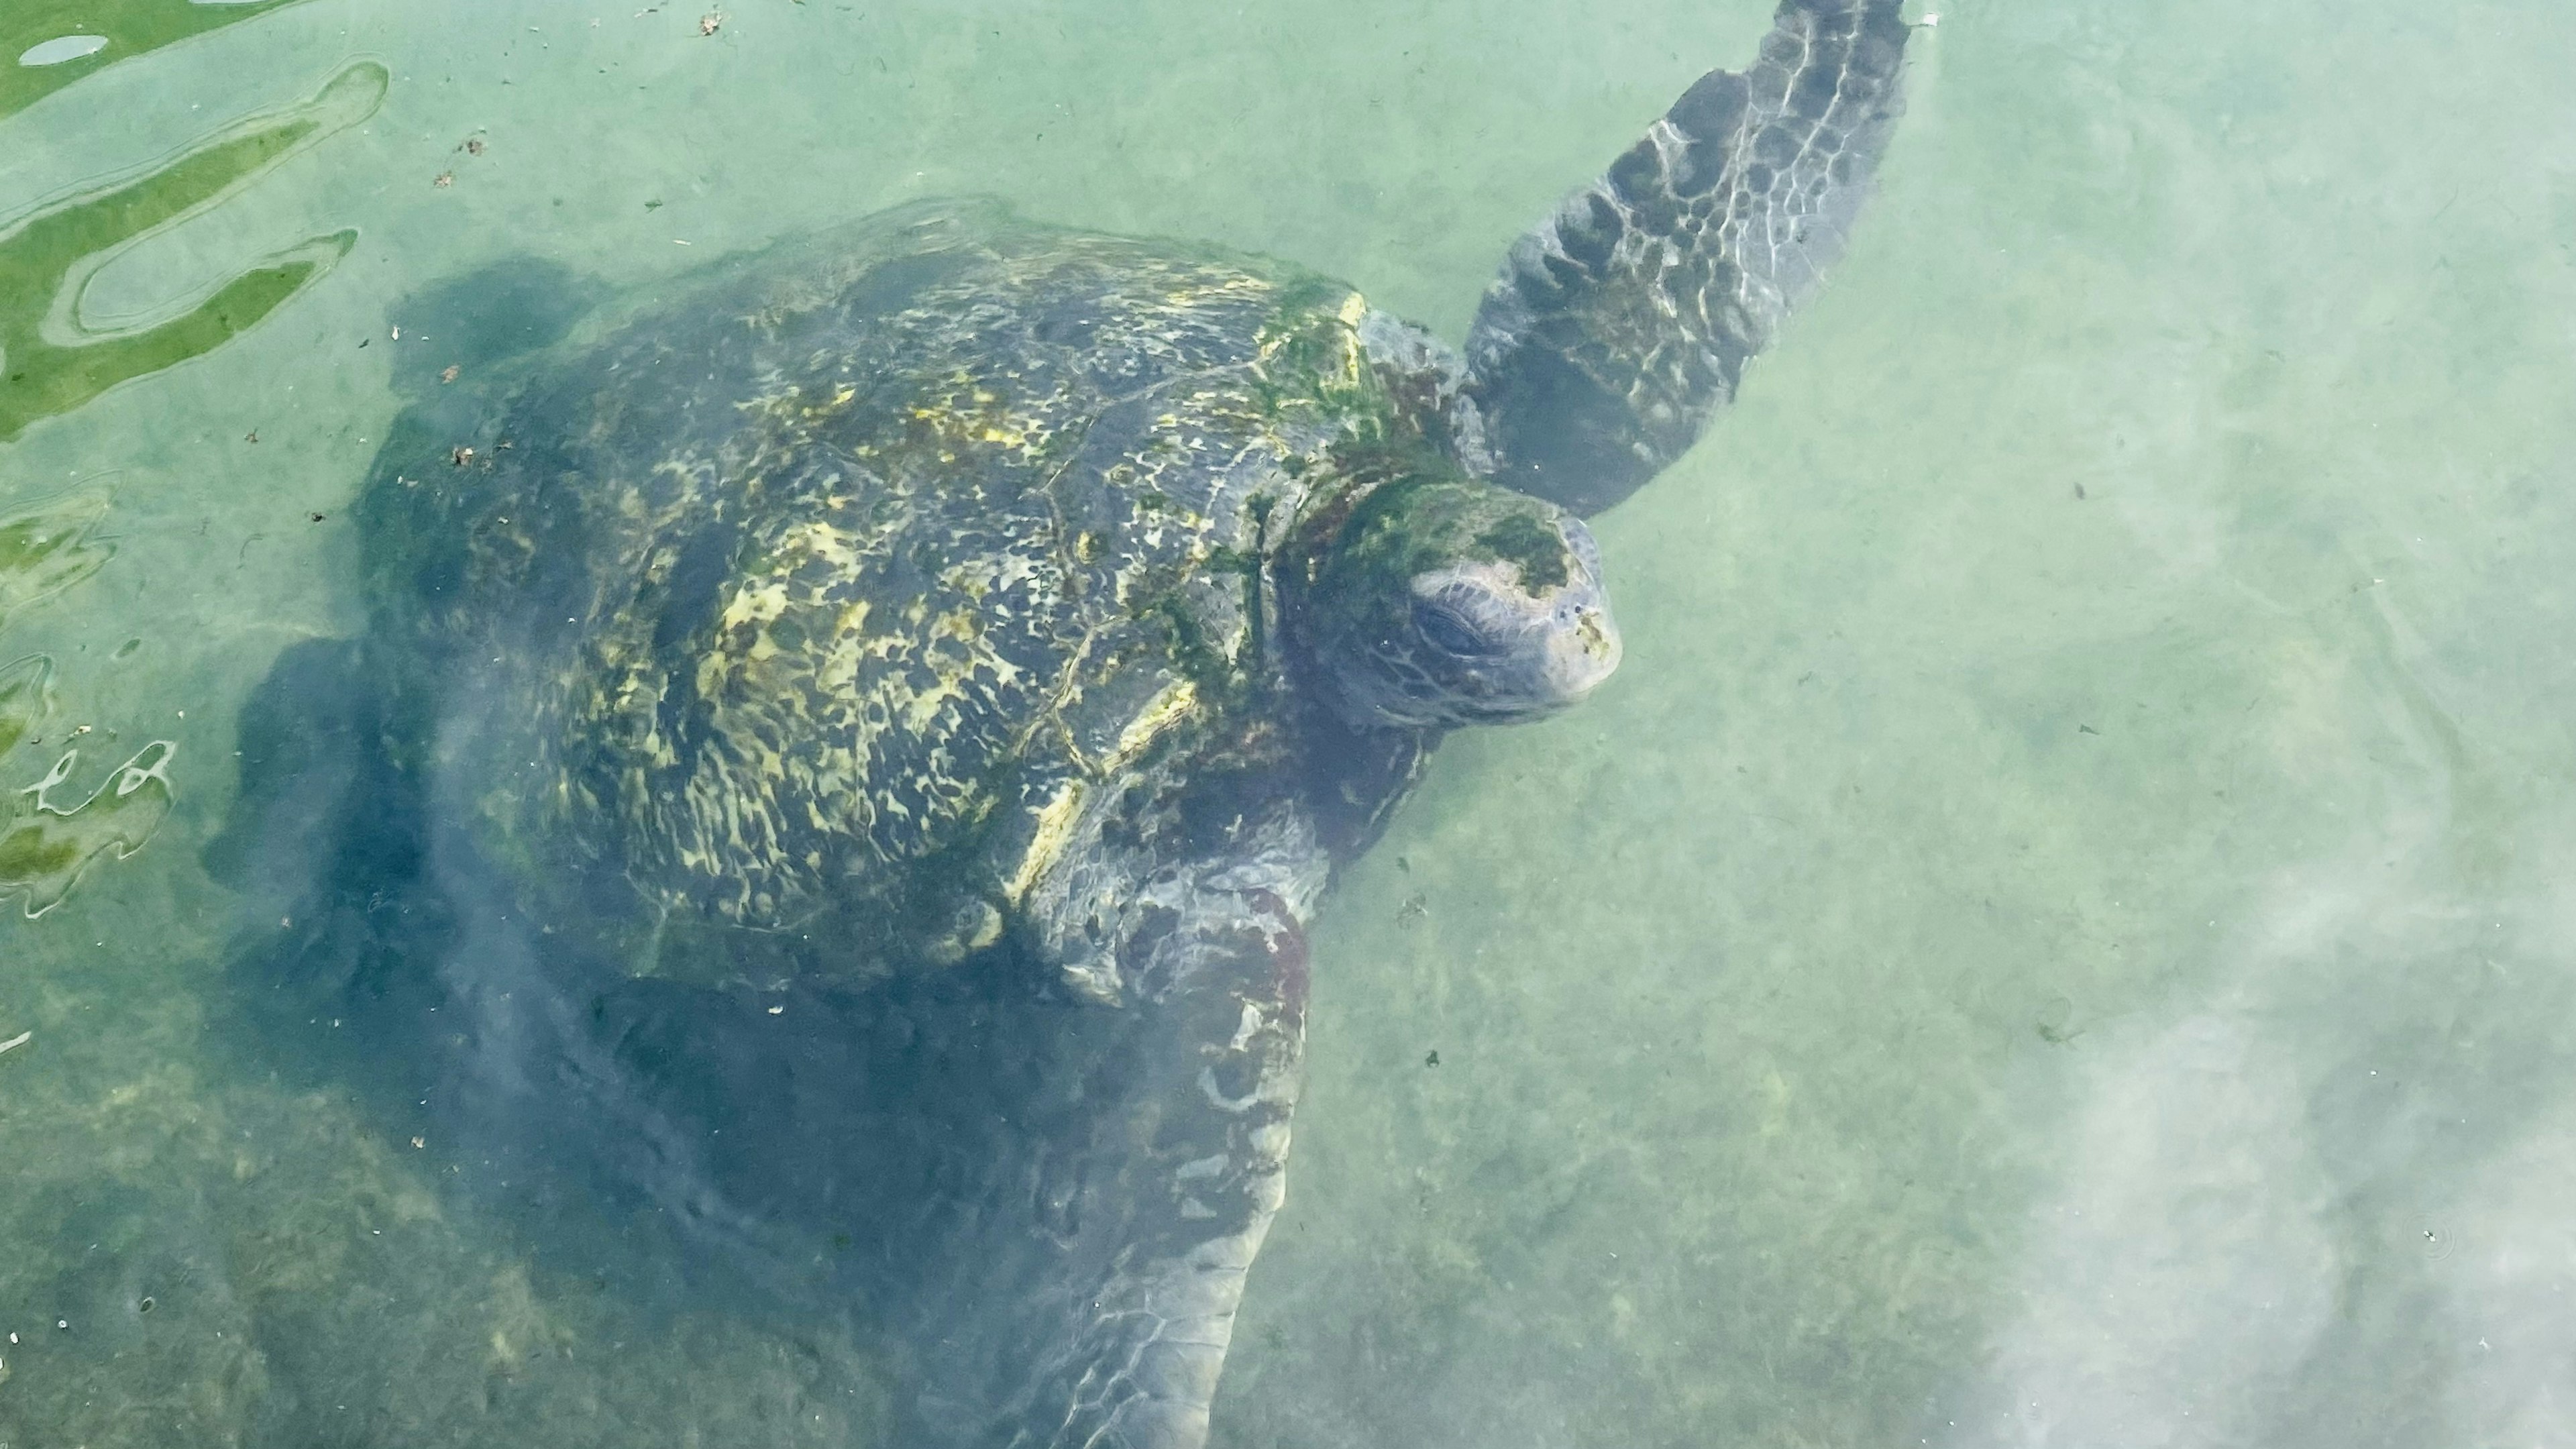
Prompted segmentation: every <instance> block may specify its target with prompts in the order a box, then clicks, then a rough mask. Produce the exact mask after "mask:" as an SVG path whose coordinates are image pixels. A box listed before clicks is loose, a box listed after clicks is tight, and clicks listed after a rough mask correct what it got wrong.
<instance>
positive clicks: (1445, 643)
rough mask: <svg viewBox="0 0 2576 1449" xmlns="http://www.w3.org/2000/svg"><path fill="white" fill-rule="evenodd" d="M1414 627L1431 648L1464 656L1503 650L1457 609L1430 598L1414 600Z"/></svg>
mask: <svg viewBox="0 0 2576 1449" xmlns="http://www.w3.org/2000/svg"><path fill="white" fill-rule="evenodd" d="M1413 627H1414V629H1415V631H1416V632H1418V633H1420V634H1421V635H1422V637H1423V638H1424V639H1425V640H1428V641H1429V642H1430V644H1431V647H1432V648H1434V649H1437V650H1439V651H1440V652H1442V653H1444V654H1450V655H1455V656H1457V657H1458V658H1461V659H1482V658H1484V657H1486V656H1488V655H1491V654H1496V653H1499V652H1501V651H1499V650H1497V649H1496V648H1495V647H1494V643H1493V641H1492V640H1491V639H1488V638H1486V637H1485V635H1484V632H1483V631H1482V630H1479V629H1478V628H1477V627H1476V626H1475V625H1473V624H1470V623H1468V622H1467V620H1466V618H1465V617H1464V616H1463V615H1461V614H1460V613H1459V612H1458V611H1457V610H1455V609H1452V608H1449V607H1448V606H1446V605H1444V604H1436V603H1433V602H1432V601H1431V600H1429V599H1416V600H1414V601H1413Z"/></svg>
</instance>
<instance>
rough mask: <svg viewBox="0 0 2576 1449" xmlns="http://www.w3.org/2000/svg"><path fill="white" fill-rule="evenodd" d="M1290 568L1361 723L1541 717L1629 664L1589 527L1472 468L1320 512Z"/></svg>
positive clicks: (1334, 693) (1304, 610)
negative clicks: (1301, 555) (1471, 472)
mask: <svg viewBox="0 0 2576 1449" xmlns="http://www.w3.org/2000/svg"><path fill="white" fill-rule="evenodd" d="M1314 514H1315V515H1316V516H1315V517H1314V518H1312V519H1311V520H1310V522H1311V523H1312V525H1313V526H1312V527H1310V528H1307V529H1304V530H1301V532H1303V533H1304V534H1305V535H1306V538H1307V540H1308V543H1307V549H1306V554H1305V561H1304V566H1303V567H1300V568H1292V569H1289V570H1285V571H1283V573H1284V574H1285V575H1286V576H1288V579H1289V584H1290V587H1291V588H1292V589H1294V590H1295V593H1296V594H1297V595H1298V597H1296V598H1294V599H1293V600H1292V601H1291V606H1292V608H1293V609H1294V611H1295V617H1296V618H1297V621H1298V625H1299V627H1298V633H1299V635H1300V636H1301V638H1302V640H1303V642H1304V644H1305V646H1306V648H1307V651H1308V655H1309V658H1310V661H1311V664H1312V665H1313V667H1314V668H1315V669H1316V670H1317V671H1318V672H1319V673H1320V674H1321V676H1322V678H1323V681H1324V684H1325V687H1326V689H1327V691H1328V692H1329V694H1330V695H1331V697H1332V701H1333V703H1334V705H1335V706H1336V707H1337V708H1338V709H1339V710H1340V712H1341V714H1342V715H1343V717H1344V718H1345V719H1347V720H1348V721H1349V722H1350V723H1351V724H1353V725H1356V726H1360V727H1363V728H1369V727H1377V728H1383V727H1385V726H1389V725H1393V726H1400V727H1413V728H1419V727H1424V726H1447V725H1461V724H1496V723H1503V722H1506V721H1511V720H1524V719H1536V718H1538V717H1540V716H1542V715H1547V714H1552V713H1554V712H1556V711H1557V710H1560V709H1563V708H1564V707H1566V706H1567V705H1570V704H1572V703H1574V702H1575V701H1576V700H1579V699H1581V698H1583V697H1584V696H1585V695H1587V694H1589V693H1591V692H1592V690H1593V687H1594V686H1596V685H1598V684H1599V683H1600V682H1601V681H1602V680H1604V679H1607V678H1608V677H1609V676H1610V671H1611V670H1613V669H1615V668H1617V667H1618V664H1619V631H1618V628H1617V626H1615V625H1614V624H1612V623H1611V621H1610V604H1609V600H1608V599H1607V598H1606V597H1605V596H1604V595H1603V593H1602V589H1601V553H1600V550H1599V548H1598V547H1597V546H1595V545H1594V543H1593V541H1592V532H1591V530H1589V529H1587V528H1585V527H1584V526H1583V524H1582V522H1581V521H1580V520H1578V519H1577V518H1575V516H1574V515H1573V514H1570V513H1568V512H1566V511H1565V510H1564V509H1561V508H1559V507H1557V506H1556V505H1554V504H1552V503H1547V502H1544V501H1542V500H1539V499H1536V498H1532V497H1529V496H1528V495H1526V494H1521V493H1515V492H1512V491H1511V490H1509V489H1506V488H1502V487H1499V486H1497V485H1495V484H1492V483H1487V482H1484V481H1482V480H1480V479H1475V478H1470V477H1467V476H1465V475H1463V474H1448V475H1445V476H1444V475H1440V474H1434V475H1431V476H1427V477H1397V478H1394V479H1392V480H1389V481H1387V482H1383V483H1380V484H1378V485H1377V486H1375V487H1373V488H1370V489H1368V490H1367V491H1366V492H1365V493H1364V494H1361V495H1360V496H1359V497H1358V501H1357V502H1356V503H1351V502H1349V501H1348V498H1347V495H1345V497H1344V498H1343V499H1341V500H1333V501H1327V502H1326V503H1325V504H1323V505H1322V506H1321V507H1319V508H1317V509H1315V510H1314Z"/></svg>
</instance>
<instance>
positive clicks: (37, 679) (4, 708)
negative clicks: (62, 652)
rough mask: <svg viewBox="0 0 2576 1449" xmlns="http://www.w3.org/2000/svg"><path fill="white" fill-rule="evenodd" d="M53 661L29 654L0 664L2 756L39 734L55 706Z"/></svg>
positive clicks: (42, 655) (0, 734)
mask: <svg viewBox="0 0 2576 1449" xmlns="http://www.w3.org/2000/svg"><path fill="white" fill-rule="evenodd" d="M53 696H54V661H53V659H52V657H51V656H49V655H44V654H30V655H28V656H27V657H26V658H24V659H19V660H14V661H12V662H10V663H8V664H0V755H5V754H7V753H9V752H10V751H11V750H14V749H16V748H18V744H19V742H20V741H21V740H24V739H26V738H27V737H28V736H30V735H32V734H34V733H35V732H36V726H37V725H40V724H42V723H44V719H45V716H46V714H48V713H49V712H51V711H52V709H53V704H54V697H53Z"/></svg>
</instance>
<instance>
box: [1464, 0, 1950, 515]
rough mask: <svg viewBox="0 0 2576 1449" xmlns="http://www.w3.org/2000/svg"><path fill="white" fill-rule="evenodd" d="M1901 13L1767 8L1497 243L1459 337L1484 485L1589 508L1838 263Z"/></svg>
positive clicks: (1701, 421) (1631, 482) (1677, 445)
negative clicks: (1606, 160)
mask: <svg viewBox="0 0 2576 1449" xmlns="http://www.w3.org/2000/svg"><path fill="white" fill-rule="evenodd" d="M1899 8H1900V0H1782V3H1781V6H1780V9H1779V13H1778V15H1777V16H1776V17H1775V19H1774V21H1773V24H1772V29H1771V33H1770V34H1769V35H1768V36H1766V37H1764V39H1763V41H1762V53H1761V58H1760V59H1759V60H1757V61H1756V62H1755V63H1754V65H1753V66H1752V67H1751V68H1750V69H1749V70H1747V71H1745V72H1744V73H1742V74H1740V75H1739V74H1737V73H1735V72H1732V71H1722V70H1721V71H1711V72H1710V73H1709V74H1707V75H1705V76H1702V77H1701V78H1700V79H1699V81H1698V83H1697V84H1695V85H1693V86H1692V87H1691V88H1690V89H1689V90H1688V91H1685V92H1684V93H1683V94H1682V98H1681V99H1680V100H1678V101H1675V102H1674V103H1673V108H1672V109H1671V110H1670V111H1668V112H1666V113H1665V115H1664V118H1663V119H1662V120H1660V121H1657V122H1656V123H1655V124H1654V126H1653V127H1652V128H1651V129H1650V130H1648V131H1647V133H1646V136H1645V139H1643V140H1641V141H1639V142H1638V143H1637V144H1636V145H1635V146H1633V147H1631V148H1630V149H1629V150H1628V152H1627V154H1625V155H1623V156H1621V157H1620V158H1619V159H1618V160H1616V161H1614V162H1612V163H1611V164H1610V170H1609V173H1608V174H1607V175H1605V176H1603V177H1602V178H1601V179H1600V180H1599V181H1596V182H1594V183H1593V184H1592V185H1590V186H1587V187H1585V188H1584V189H1583V190H1581V191H1578V192H1576V193H1574V194H1573V195H1572V196H1569V197H1567V198H1566V199H1565V201H1564V202H1563V203H1561V204H1560V205H1559V206H1558V207H1557V210H1556V214H1555V215H1553V216H1551V217H1550V218H1548V220H1547V221H1546V222H1544V223H1542V224H1541V225H1540V226H1539V228H1538V229H1537V230H1536V231H1533V232H1531V233H1530V234H1529V235H1527V236H1525V237H1523V238H1521V240H1520V241H1519V242H1518V243H1516V244H1515V245H1514V246H1513V248H1512V254H1511V259H1510V260H1509V261H1508V262H1506V263H1505V264H1504V267H1503V274H1502V275H1501V276H1500V277H1499V278H1497V279H1496V280H1495V282H1494V284H1493V286H1492V287H1491V288H1490V289H1488V290H1487V291H1486V293H1485V301H1484V305H1483V306H1482V307H1481V308H1479V309H1478V311H1477V313H1476V324H1475V328H1474V330H1473V331H1472V332H1470V333H1469V335H1468V338H1467V356H1468V365H1469V370H1470V383H1469V392H1470V394H1471V395H1472V396H1473V397H1474V398H1475V400H1476V402H1477V405H1478V406H1479V408H1481V409H1482V410H1483V413H1484V415H1485V421H1486V427H1487V433H1488V441H1489V443H1490V445H1491V446H1492V447H1493V449H1494V452H1495V455H1496V458H1497V461H1498V463H1499V468H1498V471H1497V473H1496V475H1495V476H1496V477H1497V478H1498V479H1499V480H1500V481H1502V482H1504V483H1507V484H1510V485H1511V486H1513V487H1515V488H1519V489H1521V490H1522V491H1524V492H1528V493H1534V494H1537V495H1539V496H1541V497H1544V498H1550V499H1553V500H1555V501H1556V502H1558V503H1561V504H1563V505H1565V506H1566V507H1567V508H1570V509H1572V510H1573V511H1575V512H1576V513H1579V514H1586V515H1589V514H1592V513H1597V512H1599V511H1600V510H1602V509H1604V508H1607V507H1609V506H1610V505H1611V504H1614V503H1616V502H1618V501H1619V500H1620V499H1622V498H1625V497H1627V496H1628V495H1629V494H1630V493H1631V492H1634V491H1635V490H1636V488H1637V486H1638V485H1639V484H1641V483H1644V482H1645V481H1646V480H1647V479H1648V478H1651V477H1653V476H1654V475H1655V474H1656V473H1657V472H1659V471H1661V470H1662V469H1663V468H1664V467H1665V466H1666V465H1668V464H1670V463H1671V462H1672V461H1673V460H1674V459H1676V458H1678V457H1680V456H1681V455H1682V454H1683V453H1684V452H1685V451H1687V450H1688V449H1689V447H1690V446H1691V444H1692V443H1693V442H1695V441H1697V440H1698V438H1699V435H1700V432H1701V430H1702V429H1703V428H1705V427H1706V426H1707V424H1708V421H1709V419H1710V417H1712V416H1713V415H1714V414H1715V413H1716V412H1717V410H1718V409H1719V408H1721V407H1723V406H1725V405H1726V404H1727V403H1728V402H1729V401H1730V400H1732V399H1733V398H1734V396H1735V388H1736V384H1737V382H1738V381H1739V380H1740V379H1741V378H1742V376H1743V371H1744V364H1745V362H1746V360H1747V359H1749V358H1751V357H1752V356H1753V354H1755V353H1757V352H1760V351H1761V350H1762V349H1763V348H1764V347H1766V346H1768V345H1769V344H1770V341H1771V338H1772V334H1773V333H1774V332H1775V331H1776V330H1777V329H1778V327H1779V325H1780V322H1781V320H1782V319H1783V318H1785V317H1786V316H1787V315H1788V313H1789V311H1790V309H1791V308H1792V307H1794V306H1796V305H1797V304H1798V302H1799V301H1800V300H1801V299H1803V298H1804V297H1805V296H1806V295H1807V294H1808V292H1810V291H1811V290H1813V288H1814V286H1815V284H1816V280H1817V277H1818V275H1819V274H1820V273H1821V272H1822V271H1823V269H1824V268H1825V267H1826V266H1827V265H1829V264H1830V263H1831V262H1832V261H1833V260H1834V258H1836V257H1837V256H1839V255H1841V252H1842V247H1843V239H1844V235H1845V232H1846V230H1847V229H1848V228H1849V227H1850V225H1851V222H1852V218H1853V217H1854V215H1855V214H1857V212H1858V210H1859V207H1860V202H1861V198H1862V196H1863V195H1864V194H1865V193H1866V191H1867V186H1868V180H1869V176H1870V173H1871V171H1872V170H1873V169H1874V168H1875V167H1876V165H1877V162H1878V158H1879V155H1880V153H1882V152H1883V151H1884V150H1885V149H1886V147H1887V139H1888V135H1889V132H1890V131H1891V130H1892V129H1893V127H1894V124H1895V120H1896V115H1897V111H1898V110H1899V107H1900V99H1899V95H1898V69H1899V66H1900V64H1901V63H1902V61H1903V58H1904V53H1905V39H1906V34H1907V27H1906V24H1905V22H1904V21H1903V20H1901V19H1900V18H1898V14H1897V12H1898V10H1899Z"/></svg>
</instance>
